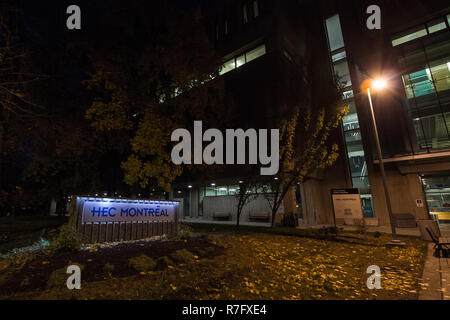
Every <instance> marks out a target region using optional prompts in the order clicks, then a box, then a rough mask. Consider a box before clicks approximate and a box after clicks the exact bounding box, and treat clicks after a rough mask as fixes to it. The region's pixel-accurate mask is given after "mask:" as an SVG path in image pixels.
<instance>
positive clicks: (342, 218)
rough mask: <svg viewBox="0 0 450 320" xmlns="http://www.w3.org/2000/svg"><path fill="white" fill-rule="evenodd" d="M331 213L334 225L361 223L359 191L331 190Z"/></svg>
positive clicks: (361, 213)
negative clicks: (332, 213)
mask: <svg viewBox="0 0 450 320" xmlns="http://www.w3.org/2000/svg"><path fill="white" fill-rule="evenodd" d="M331 199H332V201H333V212H334V219H335V220H334V221H335V224H336V223H338V222H340V224H342V223H345V224H356V223H357V221H362V219H363V212H362V206H361V196H360V194H359V189H332V190H331Z"/></svg>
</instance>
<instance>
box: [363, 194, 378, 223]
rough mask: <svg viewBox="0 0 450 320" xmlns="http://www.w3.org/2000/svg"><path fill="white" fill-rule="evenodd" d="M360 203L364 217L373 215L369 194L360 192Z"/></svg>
mask: <svg viewBox="0 0 450 320" xmlns="http://www.w3.org/2000/svg"><path fill="white" fill-rule="evenodd" d="M361 204H362V209H363V214H364V217H365V218H373V217H375V214H374V212H373V203H372V195H371V194H361Z"/></svg>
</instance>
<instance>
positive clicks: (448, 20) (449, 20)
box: [447, 14, 450, 26]
mask: <svg viewBox="0 0 450 320" xmlns="http://www.w3.org/2000/svg"><path fill="white" fill-rule="evenodd" d="M447 23H448V25H449V26H450V14H448V15H447Z"/></svg>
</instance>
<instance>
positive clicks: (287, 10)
mask: <svg viewBox="0 0 450 320" xmlns="http://www.w3.org/2000/svg"><path fill="white" fill-rule="evenodd" d="M214 3H215V5H214V6H213V7H214V8H208V9H209V11H208V12H209V16H208V17H209V20H208V21H210V24H209V26H208V28H209V30H211V34H212V36H213V37H214V41H215V43H216V48H217V50H218V52H219V53H220V54H221V55H222V56H223V57H224V68H223V69H222V72H221V74H222V76H223V77H224V79H225V83H226V90H227V92H229V93H230V94H231V95H232V96H233V97H234V98H235V101H234V103H235V104H237V105H238V106H239V108H242V109H245V110H247V111H248V110H250V113H257V112H258V108H261V106H267V107H269V106H270V105H272V106H274V105H278V104H279V103H278V102H279V101H278V100H279V99H280V96H282V95H283V94H284V92H283V90H282V89H280V87H282V86H283V85H284V83H283V80H282V79H283V74H284V73H285V72H294V71H292V70H296V71H295V72H300V73H301V72H302V70H301V64H297V63H296V62H297V61H298V60H299V59H300V60H301V59H303V58H305V57H306V56H308V54H311V52H313V53H314V55H315V56H316V58H317V59H320V61H322V63H323V64H324V65H326V66H328V67H329V75H330V76H332V75H336V76H338V78H339V79H340V81H341V85H342V87H343V88H344V90H343V96H344V99H345V101H346V103H348V104H349V106H350V111H349V113H348V114H347V116H346V117H345V118H344V119H343V121H342V125H341V127H340V129H339V130H338V131H336V132H335V134H334V136H333V138H332V139H334V140H336V142H338V144H339V146H340V150H341V157H340V158H339V159H338V161H337V162H336V164H335V165H334V166H333V167H332V168H329V169H326V170H321V171H320V172H317V174H316V177H315V179H311V180H309V181H308V182H306V183H304V184H302V185H299V186H298V187H297V190H296V197H295V198H296V205H297V206H298V208H299V214H300V218H301V219H300V223H301V224H305V225H326V224H332V223H333V220H334V219H333V208H332V203H331V196H330V190H331V189H333V188H358V189H360V192H361V205H362V209H363V213H364V216H365V217H367V218H373V219H374V220H375V221H376V222H377V223H378V224H379V225H380V226H388V225H389V223H390V222H389V215H388V212H387V204H386V200H385V196H384V189H383V183H382V179H381V175H380V171H379V161H378V160H379V159H378V158H377V152H376V148H375V140H374V130H373V126H372V122H371V117H370V113H369V101H368V97H367V95H366V94H365V90H364V89H363V86H364V83H365V81H366V80H368V79H372V78H376V77H383V78H385V79H386V80H387V83H388V87H387V88H386V90H384V91H380V92H377V93H375V94H374V95H373V97H372V98H373V102H374V112H375V118H376V121H377V128H378V130H379V134H380V141H381V148H382V154H383V159H384V162H385V167H386V174H387V184H388V191H389V194H390V196H391V204H392V210H393V213H408V214H411V215H413V216H414V217H415V218H416V219H428V218H433V219H436V220H439V222H441V223H448V222H450V5H449V4H448V1H430V2H427V3H426V4H424V2H423V1H410V2H408V6H407V7H405V2H404V1H365V0H350V1H349V0H347V1H342V0H326V1H325V0H324V1H315V2H310V1H270V0H257V1H237V0H236V1H231V0H230V1H215V2H214ZM371 5H378V6H379V7H380V9H381V29H379V30H378V29H375V30H371V29H369V28H368V27H367V24H366V22H367V19H368V18H369V16H370V15H371V14H368V13H367V8H368V7H369V6H371ZM311 8H314V10H311ZM302 10H304V11H305V12H314V14H309V16H310V17H309V21H308V23H306V22H305V21H303V20H304V19H308V18H305V17H304V15H302V14H300V13H301V12H302ZM310 33H313V34H314V37H316V38H317V42H316V44H315V45H314V47H313V48H310V47H308V45H309V44H310V43H309V42H307V41H305V39H306V38H307V35H308V34H310ZM274 112H276V110H274ZM269 115H270V113H269ZM236 124H237V125H240V126H242V127H245V124H246V123H245V121H243V122H242V121H237V122H236ZM240 126H237V127H240ZM234 180H236V181H234ZM234 180H233V179H229V180H228V181H226V180H225V181H224V182H223V183H222V182H219V181H214V180H210V181H203V182H201V183H199V182H196V183H194V181H193V182H192V183H183V184H180V185H177V186H176V187H175V189H174V191H173V192H174V194H173V196H174V197H178V196H177V194H179V195H180V198H183V199H184V203H185V208H184V215H185V216H186V217H194V218H197V219H200V220H206V221H213V220H214V219H213V214H214V212H216V211H229V212H231V216H232V217H231V219H233V212H234V211H233V206H235V203H234V201H235V198H236V197H235V193H236V188H238V186H239V181H237V179H234ZM255 192H256V193H257V192H258V190H255ZM263 198H264V197H263V196H262V195H261V196H258V197H257V198H256V200H255V202H254V203H253V204H251V205H250V204H249V206H248V208H247V209H245V210H244V211H245V212H247V215H245V214H244V215H243V217H242V221H243V222H245V221H248V220H249V213H250V212H252V211H265V210H266V211H267V210H268V208H267V204H265V203H264V200H263ZM233 199H234V200H233ZM280 211H283V208H281V209H280Z"/></svg>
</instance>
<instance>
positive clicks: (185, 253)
mask: <svg viewBox="0 0 450 320" xmlns="http://www.w3.org/2000/svg"><path fill="white" fill-rule="evenodd" d="M170 256H171V257H172V259H173V260H174V261H176V262H181V263H183V262H189V261H192V260H194V255H193V254H192V252H190V251H189V250H186V249H181V250H177V251H175V252H174V253H172V254H171V255H170Z"/></svg>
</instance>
